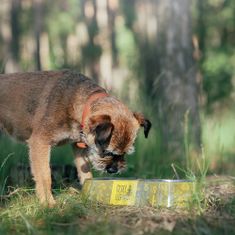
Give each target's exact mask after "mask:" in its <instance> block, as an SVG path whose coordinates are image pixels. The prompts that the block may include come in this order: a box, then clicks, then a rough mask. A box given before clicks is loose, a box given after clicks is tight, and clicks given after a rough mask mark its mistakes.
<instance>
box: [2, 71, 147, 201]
mask: <svg viewBox="0 0 235 235" xmlns="http://www.w3.org/2000/svg"><path fill="white" fill-rule="evenodd" d="M97 92H98V93H99V92H105V90H104V89H103V88H101V87H99V86H98V85H97V84H95V83H94V82H93V81H92V80H91V79H89V78H87V77H85V76H84V75H82V74H79V73H76V72H72V71H69V70H66V71H60V72H32V73H17V74H8V75H0V128H2V129H3V130H5V131H6V132H7V133H8V134H10V135H11V136H13V137H15V138H16V139H18V140H21V141H25V142H27V143H28V145H29V155H30V164H31V171H32V174H33V177H34V180H35V182H36V193H37V195H38V197H39V199H40V201H41V202H42V203H48V204H49V205H53V204H54V203H55V201H54V199H53V196H52V193H51V171H50V167H49V159H50V150H51V147H52V146H53V145H60V144H64V143H71V144H72V146H73V151H74V155H75V164H76V166H77V170H78V176H79V178H80V182H81V184H83V182H84V180H85V179H87V178H91V177H92V174H91V172H90V170H89V164H88V161H90V162H91V163H92V164H93V166H94V168H96V169H97V170H102V171H105V170H107V169H109V168H110V167H114V166H115V171H121V170H123V169H124V168H125V165H126V163H125V159H124V155H125V153H130V152H132V151H133V144H134V140H135V138H136V135H137V131H138V129H139V127H140V126H143V127H144V129H145V133H147V134H148V131H149V129H150V126H151V124H150V122H149V121H148V120H146V119H144V118H143V116H142V115H140V114H133V113H132V112H131V111H130V110H129V109H128V108H127V107H126V106H125V105H124V104H122V103H121V102H120V101H118V100H117V99H116V98H114V97H111V96H106V97H103V98H101V99H97V100H96V101H94V102H93V103H92V104H91V107H90V110H91V112H90V113H89V115H88V116H87V117H86V119H85V123H84V124H85V125H84V128H83V129H81V119H82V113H83V108H84V105H85V104H86V101H87V100H88V99H89V97H90V96H91V95H92V94H94V93H97ZM81 141H82V142H85V143H86V144H87V146H88V147H87V148H86V149H80V148H78V147H77V146H76V143H77V142H81ZM107 152H108V153H107ZM105 154H106V155H105Z"/></svg>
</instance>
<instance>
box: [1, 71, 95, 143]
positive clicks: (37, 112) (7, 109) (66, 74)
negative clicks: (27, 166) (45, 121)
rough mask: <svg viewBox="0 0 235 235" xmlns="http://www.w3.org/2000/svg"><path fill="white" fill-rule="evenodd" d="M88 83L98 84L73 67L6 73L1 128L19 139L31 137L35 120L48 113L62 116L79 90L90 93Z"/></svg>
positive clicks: (2, 89)
mask: <svg viewBox="0 0 235 235" xmlns="http://www.w3.org/2000/svg"><path fill="white" fill-rule="evenodd" d="M86 87H90V88H91V89H90V90H91V91H92V90H93V89H95V87H98V86H97V85H96V84H95V83H94V82H93V81H92V80H91V79H88V78H87V77H85V76H83V75H81V74H79V73H76V72H73V71H69V70H63V71H57V72H53V71H48V72H28V73H14V74H2V75H0V128H1V127H2V128H3V129H5V130H6V131H7V132H8V133H9V134H10V135H12V136H14V137H16V138H17V139H19V140H23V141H24V140H27V139H28V138H29V137H30V135H31V133H32V129H33V122H39V121H41V119H42V118H43V117H45V118H46V117H47V116H50V118H51V117H59V116H62V112H65V108H67V107H70V105H69V103H70V102H71V99H73V96H75V93H77V92H78V91H79V92H80V93H83V90H84V91H86V92H84V94H81V96H84V97H86V96H87V94H86V93H87V89H84V88H86ZM92 88H93V89H92ZM35 119H36V120H35ZM53 122H54V120H53Z"/></svg>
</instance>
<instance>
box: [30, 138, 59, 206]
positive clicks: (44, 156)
mask: <svg viewBox="0 0 235 235" xmlns="http://www.w3.org/2000/svg"><path fill="white" fill-rule="evenodd" d="M28 144H29V156H30V165H31V172H32V174H33V177H34V180H35V183H36V194H37V196H38V198H39V200H40V202H41V203H43V204H45V205H48V206H50V207H51V206H53V205H54V204H55V200H54V198H53V196H52V193H51V169H50V164H49V161H50V150H51V146H50V145H49V144H48V143H47V142H46V141H43V139H42V138H40V136H35V135H34V136H33V135H32V136H31V137H30V139H29V140H28Z"/></svg>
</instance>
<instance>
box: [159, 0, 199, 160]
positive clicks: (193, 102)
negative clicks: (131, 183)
mask: <svg viewBox="0 0 235 235" xmlns="http://www.w3.org/2000/svg"><path fill="white" fill-rule="evenodd" d="M190 6H191V1H190V0H174V1H171V0H161V1H159V2H158V4H157V19H158V32H157V51H158V60H159V64H158V66H157V67H158V69H159V71H160V74H159V76H158V79H159V80H158V84H157V86H158V88H159V89H157V90H158V94H157V96H158V108H159V110H158V111H159V112H158V113H159V116H160V126H161V131H162V137H163V145H164V147H165V148H164V149H166V150H168V153H169V154H172V155H174V156H182V154H184V151H185V149H184V147H185V146H184V143H185V140H187V141H188V142H189V143H191V144H193V145H194V146H195V147H199V146H200V121H199V113H198V85H197V83H196V67H195V63H194V60H193V57H192V56H193V47H192V32H191V28H192V23H191V12H190ZM187 128H189V129H188V130H189V131H188V132H187Z"/></svg>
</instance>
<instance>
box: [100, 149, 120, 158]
mask: <svg viewBox="0 0 235 235" xmlns="http://www.w3.org/2000/svg"><path fill="white" fill-rule="evenodd" d="M123 155H124V154H115V153H113V152H110V151H106V150H105V151H103V154H102V156H103V157H113V158H117V157H122V156H123Z"/></svg>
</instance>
